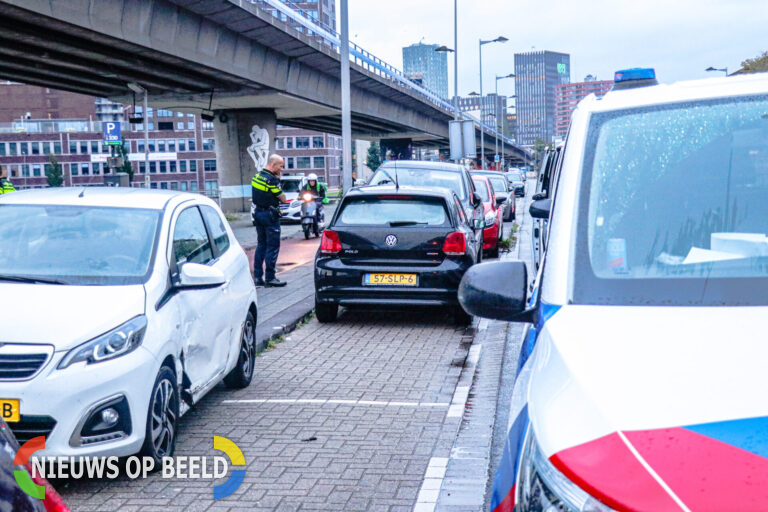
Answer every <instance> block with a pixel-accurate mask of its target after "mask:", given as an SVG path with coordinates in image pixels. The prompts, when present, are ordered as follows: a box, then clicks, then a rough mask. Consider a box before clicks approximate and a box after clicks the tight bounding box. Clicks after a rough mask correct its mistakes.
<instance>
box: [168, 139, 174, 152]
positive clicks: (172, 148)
mask: <svg viewBox="0 0 768 512" xmlns="http://www.w3.org/2000/svg"><path fill="white" fill-rule="evenodd" d="M166 142H167V143H168V151H169V152H171V153H175V152H176V139H171V140H169V141H166Z"/></svg>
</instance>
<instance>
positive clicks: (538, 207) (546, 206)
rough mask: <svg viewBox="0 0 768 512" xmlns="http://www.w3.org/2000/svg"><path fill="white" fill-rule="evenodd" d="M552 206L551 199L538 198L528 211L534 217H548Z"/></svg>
mask: <svg viewBox="0 0 768 512" xmlns="http://www.w3.org/2000/svg"><path fill="white" fill-rule="evenodd" d="M551 208H552V200H551V199H538V200H536V201H534V202H533V203H531V207H530V209H529V210H528V211H529V212H530V213H531V217H533V218H534V219H548V218H549V213H550V209H551Z"/></svg>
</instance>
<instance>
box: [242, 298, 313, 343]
mask: <svg viewBox="0 0 768 512" xmlns="http://www.w3.org/2000/svg"><path fill="white" fill-rule="evenodd" d="M314 312H315V298H314V297H311V296H310V297H307V298H305V299H302V300H301V301H299V302H297V303H296V304H294V305H292V306H290V307H288V308H286V309H284V310H283V311H281V312H280V313H278V314H276V315H275V316H273V317H272V318H270V319H269V320H267V321H266V322H264V323H263V324H258V323H257V324H256V342H257V343H258V345H257V347H256V351H257V353H259V354H260V353H262V352H263V351H264V350H266V349H267V347H268V346H269V342H270V341H274V340H276V339H278V338H280V337H281V336H285V335H286V334H288V333H290V332H293V331H294V330H295V329H296V326H298V325H299V324H300V323H302V322H303V321H305V320H308V319H309V318H311V317H312V316H313V315H314Z"/></svg>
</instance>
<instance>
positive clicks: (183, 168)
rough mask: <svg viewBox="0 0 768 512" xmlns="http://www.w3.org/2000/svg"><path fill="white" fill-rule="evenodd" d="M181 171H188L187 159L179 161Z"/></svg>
mask: <svg viewBox="0 0 768 512" xmlns="http://www.w3.org/2000/svg"><path fill="white" fill-rule="evenodd" d="M179 172H187V161H186V160H180V161H179Z"/></svg>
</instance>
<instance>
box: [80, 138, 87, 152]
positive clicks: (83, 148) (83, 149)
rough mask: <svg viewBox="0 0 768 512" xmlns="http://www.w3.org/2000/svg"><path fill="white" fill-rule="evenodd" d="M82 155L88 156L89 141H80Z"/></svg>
mask: <svg viewBox="0 0 768 512" xmlns="http://www.w3.org/2000/svg"><path fill="white" fill-rule="evenodd" d="M80 154H81V155H87V154H88V141H85V140H81V141H80Z"/></svg>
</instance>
